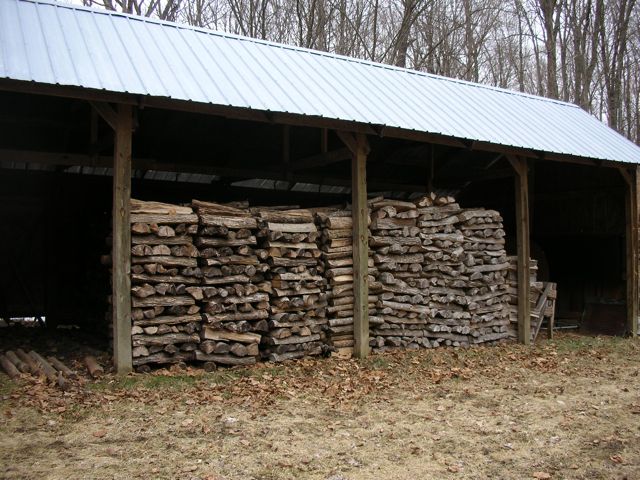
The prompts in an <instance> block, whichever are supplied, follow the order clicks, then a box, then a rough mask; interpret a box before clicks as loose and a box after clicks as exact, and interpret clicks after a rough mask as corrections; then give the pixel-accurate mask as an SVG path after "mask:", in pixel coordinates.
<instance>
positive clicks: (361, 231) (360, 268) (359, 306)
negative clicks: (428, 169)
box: [351, 134, 369, 358]
mask: <svg viewBox="0 0 640 480" xmlns="http://www.w3.org/2000/svg"><path fill="white" fill-rule="evenodd" d="M367 150H368V148H367V139H366V137H365V136H364V135H362V134H358V135H356V148H355V151H353V158H352V161H351V196H352V200H351V201H352V206H351V209H352V217H353V300H354V301H353V329H354V331H353V334H354V339H355V346H354V352H353V353H354V355H355V356H356V358H365V357H366V356H367V355H368V354H369V302H368V297H369V280H368V276H369V271H368V259H369V233H368V229H369V226H368V221H367V220H368V205H367V178H366V175H367V174H366V171H367V165H366V164H367Z"/></svg>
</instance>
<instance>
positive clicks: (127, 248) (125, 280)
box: [112, 105, 133, 374]
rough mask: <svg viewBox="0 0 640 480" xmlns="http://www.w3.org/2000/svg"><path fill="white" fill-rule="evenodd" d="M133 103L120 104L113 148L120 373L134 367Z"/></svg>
mask: <svg viewBox="0 0 640 480" xmlns="http://www.w3.org/2000/svg"><path fill="white" fill-rule="evenodd" d="M132 129H133V112H132V108H131V106H130V105H118V106H117V120H116V130H115V144H114V152H113V247H112V248H113V251H112V259H113V265H112V289H113V292H112V309H113V363H114V367H115V370H116V372H117V373H118V374H126V373H129V372H130V371H131V369H132V356H131V277H130V270H131V225H130V224H129V207H130V205H129V202H130V200H131V136H132Z"/></svg>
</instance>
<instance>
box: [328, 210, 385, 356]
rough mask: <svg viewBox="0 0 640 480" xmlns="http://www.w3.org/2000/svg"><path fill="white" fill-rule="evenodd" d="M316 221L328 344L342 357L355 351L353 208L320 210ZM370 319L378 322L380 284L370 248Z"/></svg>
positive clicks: (372, 321)
mask: <svg viewBox="0 0 640 480" xmlns="http://www.w3.org/2000/svg"><path fill="white" fill-rule="evenodd" d="M316 223H317V225H318V228H319V230H320V241H319V243H320V245H321V247H320V248H321V250H322V258H323V260H324V266H325V277H326V278H327V284H328V285H327V301H328V307H327V317H328V328H327V343H328V345H330V346H331V347H332V348H333V349H335V351H336V353H337V354H338V355H339V356H345V357H348V356H351V354H352V353H353V346H354V338H353V331H354V327H353V302H354V297H353V249H352V246H353V232H352V215H351V209H350V208H347V209H317V210H316ZM368 267H369V276H370V278H369V300H368V301H369V321H370V323H375V322H376V321H377V320H378V319H377V317H376V303H377V301H378V297H377V296H376V292H377V290H378V286H379V284H377V283H376V282H375V277H374V275H375V274H376V273H377V270H376V268H375V266H374V262H373V257H372V253H371V251H369V265H368Z"/></svg>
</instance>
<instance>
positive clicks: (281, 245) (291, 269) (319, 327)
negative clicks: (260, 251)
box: [255, 208, 327, 361]
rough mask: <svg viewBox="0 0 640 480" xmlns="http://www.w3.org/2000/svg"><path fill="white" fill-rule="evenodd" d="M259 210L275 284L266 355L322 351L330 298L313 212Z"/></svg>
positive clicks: (264, 343) (279, 358) (274, 357)
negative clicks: (327, 296) (326, 287)
mask: <svg viewBox="0 0 640 480" xmlns="http://www.w3.org/2000/svg"><path fill="white" fill-rule="evenodd" d="M255 213H256V215H257V217H258V221H259V225H258V226H259V229H260V230H259V237H260V241H261V245H262V247H263V248H264V249H265V250H266V252H267V262H268V264H269V271H268V273H267V278H268V280H269V282H270V284H271V297H270V305H269V331H268V332H267V333H266V335H265V336H264V337H263V338H262V357H263V358H264V359H268V360H271V361H282V360H287V359H292V358H302V357H305V356H311V355H319V354H321V353H322V352H323V345H324V342H325V331H324V330H325V327H326V323H327V319H326V306H327V300H326V293H325V292H326V289H325V280H324V276H323V271H324V268H323V265H322V260H321V258H320V255H321V252H320V249H319V248H318V245H317V240H318V229H317V228H316V225H315V223H314V219H313V214H312V212H311V211H309V210H304V209H277V208H258V209H255Z"/></svg>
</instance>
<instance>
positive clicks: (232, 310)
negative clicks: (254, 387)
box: [192, 200, 271, 366]
mask: <svg viewBox="0 0 640 480" xmlns="http://www.w3.org/2000/svg"><path fill="white" fill-rule="evenodd" d="M192 205H193V207H194V208H195V210H196V212H197V215H198V219H199V228H198V233H197V237H196V245H197V247H198V249H199V257H200V268H201V271H202V278H203V280H202V284H203V286H202V289H201V297H200V298H199V301H200V303H201V304H202V306H203V310H204V313H203V320H204V324H203V327H202V330H201V340H202V342H201V343H200V345H199V348H198V349H197V350H196V351H195V359H196V360H198V361H202V362H208V363H211V362H212V363H213V366H215V365H247V364H252V363H255V362H256V359H257V358H258V356H259V354H260V352H259V345H260V341H261V339H262V335H263V334H265V333H266V332H267V331H268V330H269V327H268V324H267V318H268V316H269V293H270V291H271V287H270V284H269V283H268V282H265V281H264V278H265V277H264V274H265V272H266V271H267V270H268V268H269V267H268V265H267V263H266V251H265V250H262V249H259V248H257V238H256V234H257V232H258V228H257V227H258V224H257V221H256V219H255V218H254V217H253V216H252V214H251V212H250V211H249V210H248V209H247V208H236V207H234V206H229V205H220V204H216V203H208V202H201V201H198V200H194V201H193V203H192Z"/></svg>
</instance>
